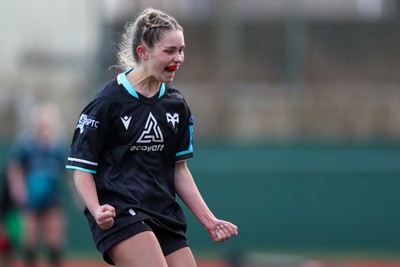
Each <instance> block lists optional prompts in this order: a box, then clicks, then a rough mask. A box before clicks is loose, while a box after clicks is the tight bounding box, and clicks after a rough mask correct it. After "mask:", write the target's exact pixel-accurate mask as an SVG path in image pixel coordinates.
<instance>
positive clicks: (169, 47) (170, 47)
mask: <svg viewBox="0 0 400 267" xmlns="http://www.w3.org/2000/svg"><path fill="white" fill-rule="evenodd" d="M172 48H173V49H175V48H179V49H180V48H185V45H182V46H181V47H176V46H166V47H164V49H172Z"/></svg>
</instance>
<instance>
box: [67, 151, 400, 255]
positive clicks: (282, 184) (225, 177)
mask: <svg viewBox="0 0 400 267" xmlns="http://www.w3.org/2000/svg"><path fill="white" fill-rule="evenodd" d="M399 156H400V144H397V143H390V144H381V143H368V144H252V145H244V144H240V145H234V144H233V143H229V144H228V143H198V144H196V146H195V158H194V159H192V160H190V161H189V163H188V164H189V167H190V169H191V171H192V173H193V176H194V177H195V179H196V181H197V185H198V187H199V189H200V191H201V192H202V195H203V197H204V198H205V200H206V202H207V203H208V205H209V206H210V208H211V209H212V210H213V211H214V213H215V214H216V215H217V216H218V217H220V218H221V219H226V220H231V221H232V222H234V223H236V224H237V225H238V226H239V237H237V238H234V239H232V240H230V241H229V242H226V243H223V244H215V243H213V242H212V241H211V239H210V238H209V237H208V234H207V232H206V231H205V230H204V228H203V227H202V226H201V225H200V224H199V222H197V221H196V220H195V219H194V217H193V216H192V215H191V214H189V213H188V212H187V218H188V222H189V229H188V238H189V242H190V244H191V246H192V248H193V250H194V251H195V252H196V251H201V252H212V251H215V250H216V249H218V251H220V252H223V251H229V250H232V249H248V250H251V249H273V250H279V249H285V250H298V249H302V250H342V249H357V250H398V249H400V241H399V240H400V230H399V226H400V204H399V203H400V194H399V189H400V164H399V160H400V157H399ZM66 197H67V198H70V194H69V193H66ZM67 202H68V210H69V212H68V216H69V224H68V225H69V227H68V240H69V243H68V246H69V249H70V251H71V252H73V253H79V252H82V253H87V252H95V249H94V246H93V243H92V239H91V236H90V233H89V230H88V226H87V225H86V221H85V219H84V217H83V215H82V214H81V212H80V211H78V210H76V209H75V208H74V207H73V203H72V201H70V199H69V201H67ZM186 211H187V210H186Z"/></svg>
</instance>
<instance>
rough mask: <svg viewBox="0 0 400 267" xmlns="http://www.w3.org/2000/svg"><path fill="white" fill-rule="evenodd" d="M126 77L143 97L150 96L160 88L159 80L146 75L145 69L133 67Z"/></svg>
mask: <svg viewBox="0 0 400 267" xmlns="http://www.w3.org/2000/svg"><path fill="white" fill-rule="evenodd" d="M126 78H127V79H128V81H129V82H130V83H131V85H132V86H133V88H134V89H135V91H136V92H138V93H140V94H141V95H143V96H145V97H149V98H150V97H152V96H154V95H155V94H157V93H158V91H159V90H160V85H161V82H160V81H158V80H156V79H155V78H154V77H152V76H150V75H148V74H147V73H146V72H145V71H142V70H139V69H134V70H133V71H131V72H130V73H128V74H127V76H126Z"/></svg>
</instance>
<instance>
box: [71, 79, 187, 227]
mask: <svg viewBox="0 0 400 267" xmlns="http://www.w3.org/2000/svg"><path fill="white" fill-rule="evenodd" d="M128 72H129V71H128ZM128 72H125V73H121V74H119V75H118V77H117V78H116V79H114V80H113V81H111V82H110V83H108V84H107V85H106V86H105V88H104V89H103V90H101V91H100V92H99V93H98V94H97V95H96V96H95V98H94V99H93V100H92V101H91V102H90V103H89V104H88V105H87V106H86V107H85V108H84V110H83V111H82V113H81V114H80V118H79V121H78V123H77V126H76V129H75V132H74V136H73V139H72V144H71V150H70V154H69V157H68V162H67V166H66V168H67V169H72V170H80V171H84V172H88V173H91V174H93V176H94V179H95V183H96V188H97V193H98V198H99V202H100V204H101V205H102V204H110V205H113V206H114V207H116V212H117V216H118V213H119V212H125V213H127V212H128V211H129V213H131V215H136V214H137V213H138V212H139V213H141V214H142V216H136V217H138V219H137V220H140V219H142V217H143V216H144V217H150V218H154V219H156V220H157V221H158V222H160V223H161V224H163V225H165V226H167V227H168V228H172V229H174V228H175V230H177V231H179V232H181V231H182V230H183V231H185V229H186V221H185V217H184V215H183V212H182V210H181V208H180V207H179V205H178V203H177V202H176V199H175V189H174V170H175V163H176V162H179V161H182V160H186V159H189V158H192V157H193V146H192V132H193V118H192V114H191V111H190V109H189V107H188V105H187V103H186V101H185V99H184V98H183V96H182V95H181V93H180V92H179V91H178V90H176V89H174V88H173V87H172V86H170V85H168V84H164V83H162V84H161V87H160V90H159V93H158V94H156V95H155V96H154V97H152V98H145V97H143V96H141V95H140V94H138V93H137V92H136V91H135V90H134V88H133V87H132V86H131V84H130V83H129V81H128V80H127V78H126V74H127V73H128ZM143 214H144V215H143ZM86 215H87V216H88V211H87V210H86ZM89 217H90V216H89ZM89 217H88V219H89V221H90V218H89ZM130 221H132V220H131V219H130Z"/></svg>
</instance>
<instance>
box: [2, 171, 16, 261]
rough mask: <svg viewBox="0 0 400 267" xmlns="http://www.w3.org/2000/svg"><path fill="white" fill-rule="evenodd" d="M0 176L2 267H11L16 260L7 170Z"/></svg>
mask: <svg viewBox="0 0 400 267" xmlns="http://www.w3.org/2000/svg"><path fill="white" fill-rule="evenodd" d="M1 174H2V175H1V176H0V184H1V186H0V266H1V267H11V266H12V264H13V260H14V247H13V244H12V241H11V236H10V233H9V231H8V230H9V229H8V224H7V222H8V220H9V216H10V214H11V210H12V209H13V205H12V201H11V197H10V193H9V190H8V183H7V179H6V174H5V170H2V172H1Z"/></svg>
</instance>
